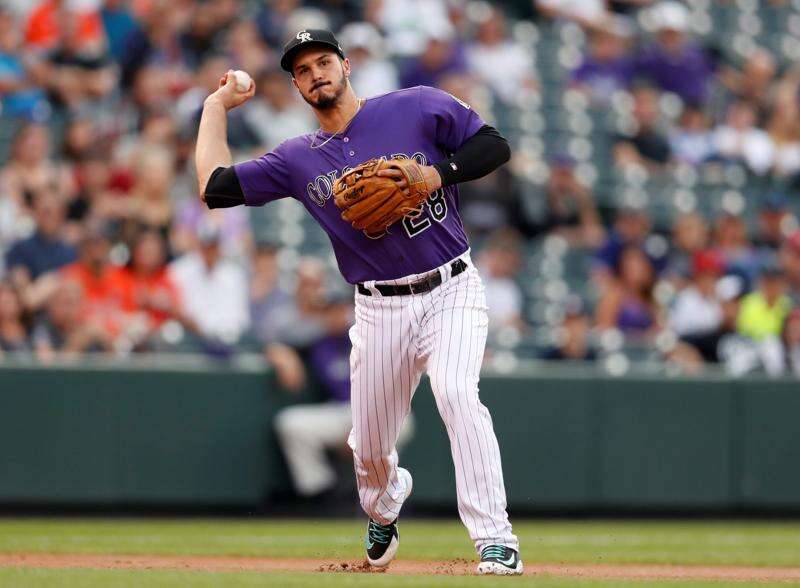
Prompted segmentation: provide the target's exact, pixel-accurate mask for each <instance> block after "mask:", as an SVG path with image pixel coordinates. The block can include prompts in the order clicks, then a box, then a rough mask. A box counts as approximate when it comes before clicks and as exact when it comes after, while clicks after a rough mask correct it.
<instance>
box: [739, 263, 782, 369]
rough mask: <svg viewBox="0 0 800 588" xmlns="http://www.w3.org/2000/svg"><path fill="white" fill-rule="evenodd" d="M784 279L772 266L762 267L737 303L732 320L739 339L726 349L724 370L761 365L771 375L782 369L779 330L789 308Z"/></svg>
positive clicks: (753, 367)
mask: <svg viewBox="0 0 800 588" xmlns="http://www.w3.org/2000/svg"><path fill="white" fill-rule="evenodd" d="M785 289H786V282H785V279H784V276H783V273H782V272H781V271H780V269H779V268H778V267H776V266H770V267H767V268H765V269H764V271H763V272H762V273H761V277H760V279H759V282H758V289H757V290H756V291H754V292H751V293H750V294H748V295H746V296H745V297H744V298H743V299H742V302H741V305H740V308H739V315H738V317H737V320H736V327H737V328H736V330H737V332H738V334H739V335H740V339H739V340H737V341H736V342H735V345H730V346H729V348H728V349H727V350H726V363H727V367H728V370H729V371H730V372H731V373H732V374H734V375H742V374H745V373H747V372H749V371H751V370H753V369H755V368H757V367H763V368H764V370H765V371H766V372H767V374H769V375H771V376H776V375H779V374H781V373H782V372H783V370H784V368H785V356H784V347H783V342H782V341H781V333H782V331H783V326H784V322H785V321H786V318H787V316H788V315H789V311H790V308H791V303H790V301H789V298H788V297H787V296H786V295H785Z"/></svg>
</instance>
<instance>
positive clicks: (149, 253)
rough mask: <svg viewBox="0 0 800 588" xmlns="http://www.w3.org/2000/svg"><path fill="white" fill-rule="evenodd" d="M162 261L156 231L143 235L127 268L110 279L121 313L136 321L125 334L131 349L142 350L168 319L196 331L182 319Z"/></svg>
mask: <svg viewBox="0 0 800 588" xmlns="http://www.w3.org/2000/svg"><path fill="white" fill-rule="evenodd" d="M166 261H167V251H166V244H165V242H164V237H163V236H162V235H161V234H160V233H158V232H156V231H143V232H142V233H140V234H139V235H138V236H137V238H136V241H135V242H134V245H133V254H132V256H131V263H130V265H129V266H127V267H122V268H119V269H118V270H117V272H116V275H115V276H114V278H113V280H114V282H116V284H117V288H118V289H119V291H120V293H121V296H122V309H123V311H124V312H126V313H128V314H129V315H131V316H133V317H135V318H136V324H135V325H134V326H135V328H134V329H132V330H131V331H132V332H129V337H130V345H131V347H137V348H142V349H143V348H146V347H147V343H148V340H149V339H151V338H152V337H153V336H154V335H156V333H157V331H158V329H159V328H160V327H161V326H162V325H163V324H164V322H165V321H167V320H168V319H174V320H177V321H179V322H181V323H182V324H184V325H185V326H187V327H188V328H189V329H190V330H193V331H196V330H197V327H196V325H194V324H193V323H192V321H191V320H190V319H188V318H186V317H184V314H183V311H182V309H181V305H180V299H179V297H178V290H177V288H176V286H175V284H174V283H173V281H172V279H171V278H170V276H169V275H168V274H167V269H166Z"/></svg>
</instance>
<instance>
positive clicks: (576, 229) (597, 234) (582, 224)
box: [533, 155, 604, 247]
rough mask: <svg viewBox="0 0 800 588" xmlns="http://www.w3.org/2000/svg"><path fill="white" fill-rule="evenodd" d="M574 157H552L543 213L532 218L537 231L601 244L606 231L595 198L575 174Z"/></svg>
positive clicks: (575, 241) (585, 243)
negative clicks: (601, 222) (534, 218)
mask: <svg viewBox="0 0 800 588" xmlns="http://www.w3.org/2000/svg"><path fill="white" fill-rule="evenodd" d="M574 167H575V161H574V160H573V159H572V158H571V157H569V156H567V155H556V156H555V157H553V158H552V159H551V160H550V175H549V177H548V180H547V185H546V186H545V189H544V191H545V194H544V197H545V199H546V202H545V207H544V211H543V214H542V215H541V216H540V218H539V219H537V220H535V221H533V225H534V232H535V233H540V234H558V235H561V236H562V237H564V238H566V239H567V240H568V241H569V242H570V243H572V244H573V245H578V246H584V247H598V246H599V245H600V243H601V242H602V240H603V237H604V231H603V227H602V225H601V224H600V216H599V215H598V213H597V207H596V206H595V203H594V198H592V194H591V192H590V191H589V189H588V188H587V187H586V186H584V185H583V184H581V183H580V182H579V181H578V180H577V178H576V177H575V172H574Z"/></svg>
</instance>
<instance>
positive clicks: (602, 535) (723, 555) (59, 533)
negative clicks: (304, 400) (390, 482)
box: [0, 519, 800, 588]
mask: <svg viewBox="0 0 800 588" xmlns="http://www.w3.org/2000/svg"><path fill="white" fill-rule="evenodd" d="M400 529H401V534H402V545H401V548H400V555H399V557H401V558H407V559H427V560H450V559H454V558H468V559H474V558H475V553H474V550H473V548H472V545H471V543H470V542H469V539H468V538H467V535H466V531H465V530H464V528H463V527H462V526H461V525H460V524H459V523H458V522H455V521H414V520H405V521H403V522H402V523H401V526H400ZM363 530H364V521H362V520H360V519H358V520H355V519H354V520H346V521H274V520H208V519H202V520H83V519H57V520H50V519H0V552H46V553H95V554H103V553H111V554H158V555H190V554H191V555H219V556H223V555H242V556H262V557H263V556H266V557H303V556H308V557H321V558H326V559H330V560H331V561H332V562H335V561H336V560H337V559H339V558H342V559H347V558H360V557H362V555H363V552H362V549H363V547H362V534H363ZM515 530H516V532H517V534H518V535H519V538H520V542H521V546H522V555H523V559H524V560H525V561H526V563H529V564H532V563H534V562H564V563H567V562H568V563H661V564H669V563H674V564H705V565H751V566H800V524H798V523H778V522H744V523H740V522H725V521H721V522H686V521H670V522H664V521H635V522H629V521H621V522H617V521H589V522H585V521H566V522H564V521H526V522H518V523H517V524H516V525H515ZM502 580H503V583H504V584H505V583H510V584H513V585H515V586H516V585H518V586H541V587H543V588H550V587H554V588H555V587H558V588H560V587H562V586H579V587H580V586H586V587H597V588H600V587H611V586H624V587H628V586H630V587H637V588H639V587H644V586H673V585H674V586H680V587H684V586H687V587H688V586H723V585H731V583H724V582H677V581H669V582H667V581H661V582H656V581H629V582H623V581H620V580H579V579H576V578H534V577H524V578H504V579H502ZM497 581H499V580H498V579H494V580H492V579H487V578H478V577H443V576H436V577H423V576H406V577H396V576H395V577H390V576H376V575H374V574H373V575H358V574H321V573H317V574H301V573H282V574H258V573H251V572H236V573H202V572H178V571H175V572H171V571H155V570H154V571H132V570H30V569H0V586H55V585H57V586H81V587H83V586H89V587H92V586H140V585H143V584H149V585H152V586H251V585H252V586H255V585H260V586H264V585H266V586H311V585H313V586H314V587H315V588H317V587H326V586H335V587H339V586H379V587H381V586H387V587H390V586H391V587H394V586H431V585H436V586H473V585H474V586H477V585H481V586H489V585H494V583H495V582H497ZM735 585H736V586H750V585H752V586H759V587H764V586H769V585H770V584H766V583H752V584H745V583H736V584H735ZM775 585H778V584H775ZM780 585H781V586H787V585H788V584H786V583H784V584H780Z"/></svg>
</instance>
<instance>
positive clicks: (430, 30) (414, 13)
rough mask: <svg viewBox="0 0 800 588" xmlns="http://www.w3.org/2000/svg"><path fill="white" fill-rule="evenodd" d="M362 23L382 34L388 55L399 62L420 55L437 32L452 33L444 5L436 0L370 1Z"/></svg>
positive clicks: (450, 34)
mask: <svg viewBox="0 0 800 588" xmlns="http://www.w3.org/2000/svg"><path fill="white" fill-rule="evenodd" d="M364 20H366V21H368V22H370V23H371V24H372V25H374V26H375V28H377V29H378V30H379V31H385V32H386V34H387V35H388V36H387V45H388V48H389V52H390V53H391V54H392V55H395V56H397V57H399V58H401V59H406V58H413V57H415V56H418V55H420V54H421V53H423V52H424V51H425V50H426V46H428V45H429V43H430V39H431V37H432V36H435V35H436V34H437V33H441V34H444V35H446V36H452V34H453V25H452V24H451V22H450V19H449V15H448V14H447V6H446V4H445V3H444V2H439V1H437V0H370V1H368V2H367V5H366V6H365V8H364ZM412 85H416V84H412ZM401 87H404V88H406V87H408V86H406V85H405V84H402V86H401Z"/></svg>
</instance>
